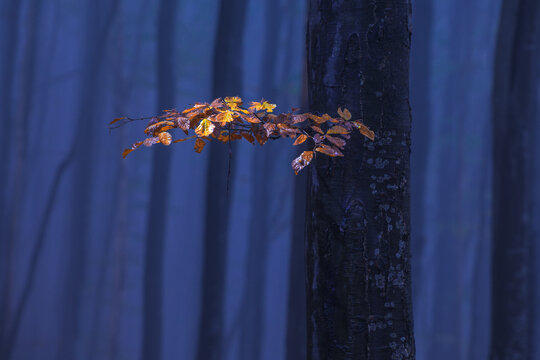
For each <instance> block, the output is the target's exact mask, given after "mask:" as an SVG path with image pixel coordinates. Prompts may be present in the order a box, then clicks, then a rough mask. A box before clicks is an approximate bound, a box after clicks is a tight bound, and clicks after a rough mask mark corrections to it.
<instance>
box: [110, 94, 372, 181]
mask: <svg viewBox="0 0 540 360" xmlns="http://www.w3.org/2000/svg"><path fill="white" fill-rule="evenodd" d="M242 105H243V102H242V99H241V98H239V97H226V98H225V99H224V100H223V99H221V98H218V99H215V100H214V101H212V103H210V104H208V103H196V104H194V105H193V106H192V107H190V108H188V109H185V110H183V111H181V112H179V111H177V110H165V111H164V112H163V114H162V115H160V116H155V117H151V118H139V119H131V118H117V119H114V120H113V121H112V122H111V125H113V124H117V125H116V126H114V127H118V126H121V125H122V124H123V123H126V122H130V121H134V120H144V119H150V121H149V123H148V125H147V126H146V128H145V130H144V133H145V134H146V135H147V138H146V139H144V140H142V141H138V142H136V143H135V144H133V145H132V146H131V147H130V148H128V149H126V150H124V152H123V153H122V156H123V157H124V158H125V157H126V156H127V155H128V154H129V153H130V152H132V151H133V150H135V149H137V148H139V147H140V146H141V145H145V146H152V145H154V144H158V143H161V144H163V145H166V146H168V145H171V144H172V143H177V142H182V141H186V140H190V139H194V140H195V146H194V147H195V151H196V152H198V153H200V152H201V151H202V150H203V148H204V146H205V145H206V144H207V143H208V142H209V141H211V140H213V139H216V140H218V141H221V142H223V143H227V142H230V141H234V140H241V139H245V140H247V141H249V142H250V143H252V144H254V143H255V142H258V143H259V144H260V145H264V144H265V143H266V142H267V141H268V140H269V139H279V138H291V139H294V143H293V145H300V144H302V143H304V142H306V141H309V142H310V143H311V144H312V149H311V150H307V151H304V152H303V153H302V154H300V156H298V157H297V158H296V159H294V160H293V161H292V168H293V170H294V172H295V173H296V174H298V172H299V171H300V170H302V169H303V168H304V167H306V166H307V165H308V164H309V163H310V162H311V161H312V160H313V158H314V156H316V154H317V153H321V154H324V155H328V156H332V157H334V156H343V154H342V152H341V150H343V148H344V147H345V145H346V143H347V140H348V139H350V136H351V135H350V134H351V132H352V131H353V130H354V129H358V130H359V131H360V133H361V134H363V135H364V136H366V137H368V138H370V139H371V140H373V139H374V136H375V135H374V133H373V131H371V130H370V129H368V128H367V127H366V126H365V125H364V124H363V123H361V122H360V121H356V120H351V118H352V116H351V113H350V112H349V110H347V109H343V110H342V109H341V108H340V109H338V111H337V112H338V115H339V117H338V118H333V117H331V116H330V115H328V114H323V115H321V116H319V115H315V114H312V113H304V114H295V113H296V112H297V111H298V109H292V111H291V112H289V113H283V114H279V115H275V114H272V112H273V111H274V108H275V107H276V105H275V104H270V103H269V102H267V101H265V100H261V101H260V102H251V103H250V105H251V106H249V107H244V106H242ZM174 129H180V130H182V131H183V132H184V133H185V135H187V137H182V138H179V139H176V140H173V136H172V135H171V132H170V131H171V130H174ZM190 131H193V132H194V134H193V135H191V136H189V135H190Z"/></svg>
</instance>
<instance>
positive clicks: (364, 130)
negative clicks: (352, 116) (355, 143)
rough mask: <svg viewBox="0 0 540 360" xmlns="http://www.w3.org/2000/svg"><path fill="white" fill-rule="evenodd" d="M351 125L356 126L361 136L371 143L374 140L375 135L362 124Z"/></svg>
mask: <svg viewBox="0 0 540 360" xmlns="http://www.w3.org/2000/svg"><path fill="white" fill-rule="evenodd" d="M353 124H354V125H356V127H357V128H358V130H360V133H361V134H362V135H364V136H365V137H367V138H369V139H370V140H371V141H373V140H375V133H374V132H373V131H371V130H370V129H369V128H368V127H367V126H366V125H364V124H362V123H361V122H360V121H353Z"/></svg>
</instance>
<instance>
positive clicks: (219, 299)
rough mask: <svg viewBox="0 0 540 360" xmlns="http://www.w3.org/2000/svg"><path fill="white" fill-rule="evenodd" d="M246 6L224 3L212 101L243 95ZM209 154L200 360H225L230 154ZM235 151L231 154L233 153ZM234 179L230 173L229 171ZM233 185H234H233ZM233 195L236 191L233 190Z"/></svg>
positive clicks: (213, 149) (221, 150)
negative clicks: (224, 324) (225, 292)
mask: <svg viewBox="0 0 540 360" xmlns="http://www.w3.org/2000/svg"><path fill="white" fill-rule="evenodd" d="M246 7H247V3H246V0H221V1H220V7H219V12H218V19H217V28H216V38H215V40H214V42H215V45H214V63H213V84H212V87H213V89H212V95H213V98H216V97H225V96H235V95H241V91H242V61H241V59H242V47H243V38H244V23H245V14H246ZM207 147H208V151H209V159H208V161H209V162H208V170H207V175H206V194H205V195H206V205H205V206H206V210H205V219H206V220H207V222H205V229H204V245H203V259H202V266H203V269H202V284H201V292H202V293H201V310H200V311H201V314H200V321H199V338H198V344H197V359H198V360H217V359H221V357H222V339H223V302H224V301H223V299H224V291H225V271H226V258H225V256H226V253H227V233H228V223H229V202H228V198H229V197H228V193H227V190H228V189H227V167H228V159H229V149H228V148H227V147H225V146H224V145H222V144H218V143H217V142H216V141H212V142H210V144H208V145H207ZM231 150H232V149H231ZM231 174H232V171H231ZM231 181H232V180H231ZM230 188H231V189H232V186H230Z"/></svg>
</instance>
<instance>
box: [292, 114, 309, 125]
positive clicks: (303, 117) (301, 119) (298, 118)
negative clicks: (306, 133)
mask: <svg viewBox="0 0 540 360" xmlns="http://www.w3.org/2000/svg"><path fill="white" fill-rule="evenodd" d="M306 120H307V115H306V114H299V115H293V116H292V124H293V125H294V124H298V123H301V122H304V121H306Z"/></svg>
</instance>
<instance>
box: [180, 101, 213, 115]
mask: <svg viewBox="0 0 540 360" xmlns="http://www.w3.org/2000/svg"><path fill="white" fill-rule="evenodd" d="M207 106H208V104H206V103H195V104H193V106H192V107H190V108H189V109H185V110H184V111H182V114H187V113H189V112H192V111H194V110H200V109H202V108H204V107H207Z"/></svg>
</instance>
